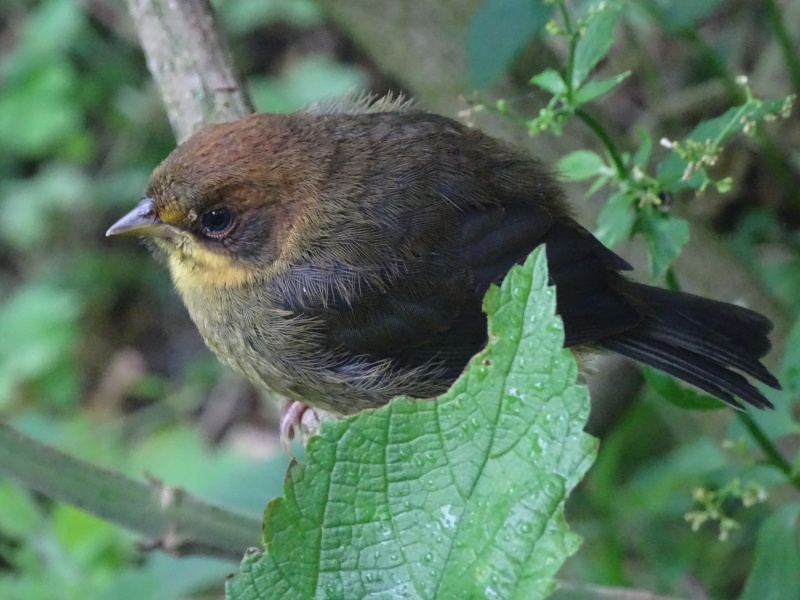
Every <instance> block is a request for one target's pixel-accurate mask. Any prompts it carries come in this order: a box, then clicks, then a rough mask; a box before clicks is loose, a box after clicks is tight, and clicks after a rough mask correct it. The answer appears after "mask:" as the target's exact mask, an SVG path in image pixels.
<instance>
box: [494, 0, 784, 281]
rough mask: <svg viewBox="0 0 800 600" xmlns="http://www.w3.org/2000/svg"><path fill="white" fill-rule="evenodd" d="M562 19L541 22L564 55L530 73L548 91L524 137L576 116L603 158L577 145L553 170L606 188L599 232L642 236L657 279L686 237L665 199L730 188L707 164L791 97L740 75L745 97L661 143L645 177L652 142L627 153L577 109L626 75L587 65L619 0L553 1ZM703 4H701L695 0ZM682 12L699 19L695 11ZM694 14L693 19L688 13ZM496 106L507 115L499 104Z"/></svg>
mask: <svg viewBox="0 0 800 600" xmlns="http://www.w3.org/2000/svg"><path fill="white" fill-rule="evenodd" d="M555 4H557V5H558V7H559V8H560V15H561V22H560V23H558V22H557V21H556V20H553V21H551V22H550V23H549V24H548V27H547V29H548V31H549V32H550V33H551V34H552V35H555V36H561V37H564V38H566V40H567V41H568V43H569V56H568V57H567V62H566V66H565V68H564V69H563V70H562V71H556V70H555V69H552V68H547V69H545V70H544V71H542V72H541V73H539V74H537V75H534V76H533V77H532V78H531V83H532V84H534V85H536V86H538V87H539V88H541V89H543V90H545V91H547V92H549V93H550V94H552V96H551V98H550V101H549V102H548V103H547V106H545V107H544V108H542V109H540V110H539V114H538V115H537V116H536V117H535V118H533V119H530V120H528V121H527V122H526V126H527V128H528V131H529V132H530V133H531V135H538V134H541V133H543V132H546V131H547V132H551V133H554V134H556V135H560V134H561V133H562V132H563V129H564V126H565V125H566V124H567V123H568V121H569V120H570V119H571V118H572V117H577V118H578V119H580V120H581V121H583V123H584V124H585V125H586V126H587V127H588V128H589V129H590V130H591V131H592V132H594V133H595V134H596V136H597V138H598V140H599V142H600V143H601V144H602V146H603V148H604V150H605V154H606V158H602V157H600V156H599V155H598V154H597V153H595V152H592V151H589V150H578V151H576V152H574V153H571V154H569V155H567V156H565V157H564V158H563V159H561V161H560V162H559V167H560V168H561V170H562V173H563V175H564V177H565V178H566V179H571V180H584V179H590V178H593V179H594V183H593V185H592V191H596V190H598V189H600V188H601V187H603V186H606V185H607V186H610V187H611V188H612V194H611V197H610V200H609V202H608V204H607V206H606V208H605V209H604V210H603V212H602V213H601V216H600V220H599V222H598V232H597V233H598V236H599V237H600V239H601V240H602V241H604V242H605V243H607V244H610V245H613V244H615V243H619V242H621V241H623V240H625V239H627V238H628V237H629V236H630V235H632V234H640V235H642V237H643V238H644V240H645V242H646V244H647V249H648V252H649V256H650V274H651V279H652V280H653V281H658V280H661V279H662V278H663V277H664V276H665V275H666V274H667V273H668V271H669V268H670V265H671V264H672V261H673V260H674V259H675V258H676V257H677V256H678V254H679V253H680V251H681V249H682V248H683V246H684V244H686V242H687V241H688V239H689V228H688V223H687V222H686V221H685V220H684V219H682V218H680V217H677V216H675V215H673V214H672V213H670V212H669V206H668V205H667V204H666V203H665V202H664V200H663V199H664V198H668V197H670V196H671V195H672V194H675V193H677V192H680V191H684V190H694V191H696V192H697V193H702V192H703V191H705V189H706V188H707V187H708V186H709V185H713V186H714V187H716V189H717V190H718V191H726V190H729V189H730V186H731V180H730V178H723V179H721V180H714V179H712V177H711V176H710V175H709V172H708V169H709V168H710V167H712V166H713V165H714V164H715V163H716V162H717V159H718V157H719V155H720V153H721V151H722V148H723V144H724V143H725V142H726V141H728V140H730V138H731V137H732V136H733V135H735V134H737V133H740V132H744V133H745V134H752V133H753V132H754V131H755V128H756V126H757V125H758V124H759V123H761V122H764V121H771V120H775V119H777V118H786V117H787V116H788V115H789V112H790V111H791V107H792V104H793V101H794V96H784V97H782V98H778V99H776V100H772V101H768V102H765V101H762V100H760V99H758V98H755V97H754V96H753V94H752V91H751V90H750V88H749V87H748V86H747V80H746V79H745V78H743V79H741V80H740V81H739V82H738V83H739V84H740V85H741V86H742V89H743V91H744V94H745V101H744V102H743V103H742V104H741V105H740V106H736V107H733V108H731V109H729V110H728V111H727V112H725V114H723V115H721V116H719V117H716V118H714V119H710V120H707V121H703V122H702V123H700V124H699V125H697V126H696V127H695V128H694V130H692V132H690V133H689V135H687V136H686V138H685V139H683V140H680V141H670V140H666V139H662V140H661V145H662V146H664V147H665V148H667V149H669V150H670V151H671V152H670V153H669V154H668V155H667V156H666V157H664V159H663V160H662V161H661V162H660V163H659V164H658V165H657V166H656V167H655V169H654V172H655V174H652V175H651V174H649V172H648V171H649V167H648V165H649V163H650V160H651V154H652V148H653V144H652V140H651V139H650V137H649V136H648V135H647V134H646V133H642V138H641V145H640V146H639V148H638V149H637V150H636V151H635V152H634V153H633V154H629V153H626V152H623V151H622V150H621V149H620V148H619V147H618V146H617V145H616V143H615V142H614V141H613V140H612V139H611V137H610V136H609V134H608V133H607V132H606V131H605V129H604V128H603V126H602V125H601V123H600V122H598V121H597V120H596V119H595V118H593V117H592V116H591V115H590V114H589V113H587V112H586V110H585V109H584V105H585V104H586V103H587V102H589V101H592V100H595V99H597V98H599V97H600V96H602V95H604V94H607V93H610V92H611V91H613V90H614V88H616V87H617V86H618V85H619V84H620V83H622V82H623V81H624V80H625V79H627V77H628V76H629V75H630V72H629V71H625V72H623V73H619V74H617V75H614V76H612V77H608V78H605V79H592V78H590V73H591V72H592V69H594V67H595V66H596V65H597V64H598V63H599V62H600V61H601V60H602V59H603V58H604V57H605V55H606V54H607V52H608V50H609V48H610V47H611V44H612V43H613V41H614V30H615V27H616V25H617V21H618V19H619V17H620V15H621V14H622V7H623V3H622V2H615V1H598V2H589V3H586V4H585V6H584V8H583V11H582V12H580V13H579V14H578V15H577V16H575V17H573V16H572V15H571V13H570V11H569V10H568V8H567V4H566V2H564V1H559V2H556V3H555ZM699 4H700V5H702V6H706V7H707V8H710V5H708V3H699ZM688 12H689V14H690V15H691V14H694V15H696V16H699V14H701V13H693V12H692V11H688ZM693 18H694V17H693ZM496 109H497V110H499V111H500V112H502V113H509V109H508V107H507V105H506V103H505V102H504V101H500V102H498V103H497V106H496Z"/></svg>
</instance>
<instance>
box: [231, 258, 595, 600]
mask: <svg viewBox="0 0 800 600" xmlns="http://www.w3.org/2000/svg"><path fill="white" fill-rule="evenodd" d="M485 308H486V311H487V313H488V314H489V330H490V332H491V335H490V337H491V340H492V341H491V342H490V343H489V346H488V347H487V348H486V349H485V350H484V351H483V352H481V353H480V354H478V355H477V356H476V357H474V358H473V360H472V361H471V362H470V366H469V367H468V369H467V371H466V372H465V373H464V374H463V375H462V376H461V378H460V379H459V380H458V381H457V382H456V383H455V384H454V385H453V387H452V388H451V389H450V390H449V391H448V392H447V393H446V394H444V395H443V396H441V397H440V398H438V399H437V400H434V401H430V402H422V401H413V400H406V399H397V400H395V401H393V402H392V403H391V404H390V405H389V406H386V407H383V408H381V409H378V410H374V411H367V412H364V413H362V414H359V415H356V416H354V417H350V418H348V419H344V420H339V421H335V422H329V423H326V424H325V425H324V426H323V428H322V432H321V435H320V436H319V437H315V438H312V439H311V440H310V442H309V444H308V448H307V450H308V462H307V464H303V465H295V466H294V467H293V468H292V470H290V472H289V477H288V479H287V483H286V487H285V490H284V495H285V497H284V498H281V499H278V500H276V501H274V502H273V503H271V504H270V506H269V507H268V508H267V512H266V514H265V519H264V542H265V546H266V554H264V555H260V554H257V553H254V554H250V555H248V556H247V557H246V558H245V560H244V562H243V563H242V573H241V574H240V575H238V576H236V577H235V578H234V579H233V580H231V582H230V583H229V587H228V597H229V598H230V599H231V600H255V599H256V598H265V597H266V596H265V595H264V593H263V590H269V594H268V595H269V596H280V597H282V598H298V599H300V598H312V597H325V598H363V597H382V598H389V597H397V596H402V597H405V598H477V597H486V596H488V597H492V598H525V599H526V600H527V599H533V598H544V597H546V596H547V595H549V593H550V592H551V591H552V590H553V588H554V586H555V582H554V580H553V576H554V575H555V573H556V571H557V570H558V569H559V567H560V566H561V563H562V562H563V561H564V560H565V559H566V557H567V556H569V555H570V554H572V553H573V552H575V550H577V547H578V538H576V536H575V535H574V534H572V533H570V532H569V530H568V529H567V528H566V525H565V523H564V516H563V509H564V502H565V500H566V497H567V495H568V494H569V492H570V490H571V489H572V488H573V487H574V486H575V485H576V484H577V483H578V481H579V480H580V478H581V476H582V475H583V473H584V472H585V471H586V469H587V468H588V467H589V465H590V463H591V461H592V460H593V456H594V448H595V444H594V442H593V440H592V439H591V438H590V437H589V436H587V435H586V434H585V433H583V431H582V430H583V427H584V425H585V420H586V417H587V415H588V409H589V405H588V394H587V392H586V389H585V388H584V387H582V386H578V385H576V384H575V378H576V376H577V366H576V363H575V360H574V358H573V357H572V355H571V353H569V352H568V351H566V350H564V349H563V348H562V345H563V339H564V335H563V326H562V324H561V321H560V319H559V318H558V317H556V316H555V293H554V290H553V289H552V288H549V287H547V263H546V260H545V256H544V251H543V250H542V249H539V250H537V251H536V252H534V253H533V254H532V255H531V257H530V258H529V259H528V261H527V262H526V264H525V266H524V267H519V266H518V267H515V268H514V269H512V271H511V272H510V273H509V275H508V276H507V277H506V278H505V281H504V282H503V285H502V287H501V288H492V289H491V290H490V291H489V293H488V294H487V296H486V300H485Z"/></svg>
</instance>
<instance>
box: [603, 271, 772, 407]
mask: <svg viewBox="0 0 800 600" xmlns="http://www.w3.org/2000/svg"><path fill="white" fill-rule="evenodd" d="M628 285H629V286H630V288H628V289H626V292H628V293H626V296H627V295H628V294H630V297H631V298H632V299H634V300H635V301H636V302H637V304H639V306H640V310H641V311H642V313H643V316H644V318H643V320H642V322H641V324H639V325H638V326H636V327H634V328H633V329H631V330H629V331H626V332H624V333H621V334H617V335H613V336H610V337H607V338H604V339H602V340H600V342H599V343H600V344H601V345H602V346H603V347H605V348H607V349H608V350H611V351H613V352H617V353H619V354H622V355H623V356H627V357H628V358H632V359H633V360H636V361H639V362H641V363H644V364H646V365H650V366H652V367H655V368H657V369H660V370H662V371H665V372H667V373H669V374H670V375H674V376H675V377H677V378H679V379H682V380H684V381H686V382H688V383H691V384H693V385H695V386H697V387H698V388H700V389H701V390H703V391H705V392H708V393H709V394H711V395H713V396H716V397H718V398H720V399H722V400H724V401H725V402H727V403H728V404H731V405H732V406H735V407H737V408H741V405H740V404H739V402H737V400H736V398H737V397H738V398H740V399H741V400H744V401H745V402H748V403H750V404H752V405H753V406H756V407H759V408H767V407H769V408H772V403H771V402H770V401H769V400H767V399H766V398H765V397H764V395H763V394H762V393H761V392H760V391H759V390H758V389H757V388H756V387H755V386H754V385H753V384H751V383H750V382H749V381H748V380H747V378H746V377H744V375H749V376H751V377H753V378H754V379H756V380H758V381H761V382H763V383H765V384H767V385H768V386H770V387H773V388H776V389H780V384H779V383H778V380H777V379H776V378H775V377H774V376H773V375H772V374H771V373H770V372H769V371H768V370H767V368H766V367H765V366H764V365H763V364H761V358H762V357H763V356H764V355H765V354H767V352H769V349H770V342H769V339H768V338H767V334H768V333H769V332H770V330H771V329H772V322H771V321H770V320H769V319H767V318H766V317H764V316H762V315H760V314H758V313H756V312H754V311H752V310H748V309H746V308H742V307H741V306H735V305H733V304H727V303H724V302H717V301H715V300H709V299H707V298H701V297H699V296H694V295H692V294H686V293H682V292H672V291H669V290H663V289H660V288H655V287H651V286H647V285H642V284H639V283H632V282H628Z"/></svg>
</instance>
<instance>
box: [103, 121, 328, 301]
mask: <svg viewBox="0 0 800 600" xmlns="http://www.w3.org/2000/svg"><path fill="white" fill-rule="evenodd" d="M293 129H295V126H294V125H293V122H292V121H291V120H290V119H288V118H287V116H284V115H267V114H258V115H253V116H251V117H248V118H246V119H242V120H240V121H235V122H232V123H224V124H221V125H213V126H210V127H207V128H205V129H202V130H201V131H199V132H197V133H196V134H194V135H193V136H192V137H191V138H190V139H189V140H188V141H186V142H185V143H183V144H181V145H180V146H178V148H176V149H175V150H174V151H173V152H172V153H171V154H170V155H169V156H168V157H167V158H166V159H165V160H164V161H163V162H162V163H161V164H160V165H159V166H158V167H157V168H156V169H155V171H154V172H153V174H152V176H151V178H150V181H149V183H148V185H147V189H146V191H145V197H144V198H142V200H141V201H140V202H139V204H138V205H137V206H136V208H134V209H133V210H132V211H131V212H129V213H128V214H126V215H125V216H123V217H122V218H121V219H120V220H118V221H117V222H116V223H115V224H114V225H112V226H111V228H109V230H108V232H107V235H120V234H125V235H138V236H142V237H144V238H145V239H147V240H149V242H150V245H151V247H153V248H154V249H155V250H156V252H157V254H160V255H162V256H164V257H165V258H166V260H167V262H168V264H169V267H170V271H171V273H172V276H173V279H174V281H175V283H176V285H177V287H178V288H179V289H181V290H182V291H186V290H187V289H189V288H192V287H194V286H211V287H212V288H218V287H228V286H238V285H242V284H244V283H246V282H248V281H250V280H252V279H253V278H255V277H257V276H259V275H261V276H264V275H267V276H268V275H269V272H270V270H271V269H275V268H278V267H279V263H280V262H281V260H282V258H283V259H285V258H287V257H286V253H287V252H295V253H296V252H299V251H300V250H301V249H300V247H299V246H300V245H301V244H300V243H299V239H300V238H301V237H302V236H301V234H302V230H303V229H304V228H305V226H306V225H307V218H306V213H307V212H308V210H307V207H308V206H311V205H313V204H314V203H315V201H316V195H317V191H316V190H317V188H316V186H315V185H314V178H313V177H312V174H311V172H310V169H309V165H310V162H311V161H310V160H309V157H308V156H307V152H306V150H305V148H307V147H308V145H307V144H304V143H302V139H298V137H297V135H296V134H295V132H294V131H293Z"/></svg>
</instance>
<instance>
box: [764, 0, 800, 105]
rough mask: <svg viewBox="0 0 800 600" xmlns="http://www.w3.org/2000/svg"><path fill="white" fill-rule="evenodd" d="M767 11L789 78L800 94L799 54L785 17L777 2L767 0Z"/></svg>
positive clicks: (768, 20)
mask: <svg viewBox="0 0 800 600" xmlns="http://www.w3.org/2000/svg"><path fill="white" fill-rule="evenodd" d="M766 9H767V22H769V24H770V26H771V27H772V30H773V31H774V32H775V38H776V39H777V40H778V46H780V49H781V52H782V53H783V60H784V62H785V63H786V68H787V70H788V71H789V78H790V79H791V80H792V87H793V88H794V90H795V92H796V93H798V94H800V61H798V59H797V53H796V52H795V50H794V48H792V40H791V38H790V37H789V32H788V31H787V30H786V26H785V25H784V23H783V15H781V10H780V8H779V7H778V3H777V2H776V1H775V0H767V6H766Z"/></svg>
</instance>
